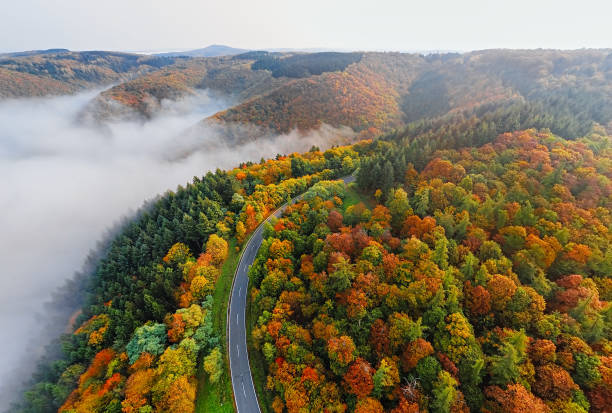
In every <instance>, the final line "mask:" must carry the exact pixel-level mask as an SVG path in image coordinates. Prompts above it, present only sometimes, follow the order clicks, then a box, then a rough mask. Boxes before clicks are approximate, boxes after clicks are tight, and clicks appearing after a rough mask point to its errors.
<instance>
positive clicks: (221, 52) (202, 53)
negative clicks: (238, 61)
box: [155, 44, 248, 57]
mask: <svg viewBox="0 0 612 413" xmlns="http://www.w3.org/2000/svg"><path fill="white" fill-rule="evenodd" d="M245 52H248V50H247V49H236V48H234V47H229V46H224V45H220V44H213V45H211V46H208V47H205V48H203V49H195V50H187V51H184V52H167V53H157V54H156V55H155V56H165V57H173V56H174V57H176V56H188V57H217V56H233V55H237V54H240V53H245Z"/></svg>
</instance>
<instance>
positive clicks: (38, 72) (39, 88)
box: [0, 50, 177, 98]
mask: <svg viewBox="0 0 612 413" xmlns="http://www.w3.org/2000/svg"><path fill="white" fill-rule="evenodd" d="M176 60H177V59H175V58H163V57H155V56H140V55H136V54H130V53H118V52H99V51H91V52H70V51H67V50H56V51H54V50H49V51H46V52H42V53H36V54H31V55H30V54H27V53H26V54H23V55H21V54H9V55H4V56H0V98H7V97H23V96H44V95H59V94H68V93H73V92H75V91H78V90H81V89H84V88H91V87H95V86H100V85H108V84H110V83H113V82H118V81H123V80H125V79H126V78H127V77H131V76H137V75H142V74H144V73H147V72H150V71H153V70H157V69H159V68H161V67H164V66H167V65H170V64H172V63H174V62H175V61H176Z"/></svg>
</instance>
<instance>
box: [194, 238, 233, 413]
mask: <svg viewBox="0 0 612 413" xmlns="http://www.w3.org/2000/svg"><path fill="white" fill-rule="evenodd" d="M236 246H237V243H236V240H235V239H233V238H232V239H231V240H230V241H229V245H228V247H229V248H228V250H229V253H228V255H227V259H226V260H225V263H224V264H223V267H222V268H221V274H219V278H218V279H217V282H216V284H215V292H214V294H213V298H214V304H213V308H212V313H213V316H212V317H213V328H214V331H215V333H216V334H217V336H218V337H219V339H220V345H221V352H222V353H223V354H224V355H225V357H224V363H223V374H222V375H221V378H220V379H219V381H218V382H217V383H215V384H212V383H210V381H209V380H208V377H207V375H206V372H205V371H204V367H203V366H204V361H203V359H204V356H205V354H203V355H202V356H201V357H200V360H199V363H198V395H197V398H196V408H195V411H196V412H197V413H204V412H222V413H223V412H228V413H229V412H235V411H236V410H235V409H234V397H233V394H232V380H231V376H230V374H229V372H230V370H229V360H228V358H227V340H226V337H227V334H226V324H227V304H228V303H229V296H230V293H231V292H232V281H233V279H234V273H235V272H236V267H237V266H238V261H239V260H240V251H236Z"/></svg>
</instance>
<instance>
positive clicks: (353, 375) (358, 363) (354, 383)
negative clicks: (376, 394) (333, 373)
mask: <svg viewBox="0 0 612 413" xmlns="http://www.w3.org/2000/svg"><path fill="white" fill-rule="evenodd" d="M373 375H374V369H373V368H372V366H371V365H370V363H368V362H367V361H365V360H364V359H362V358H358V359H357V360H355V361H354V362H353V364H351V366H350V367H349V368H348V370H347V372H346V374H345V375H344V382H345V383H346V386H347V391H348V392H349V393H351V394H354V395H356V396H357V397H358V398H363V397H366V396H367V395H369V394H370V393H371V392H372V389H374V380H373V379H372V376H373Z"/></svg>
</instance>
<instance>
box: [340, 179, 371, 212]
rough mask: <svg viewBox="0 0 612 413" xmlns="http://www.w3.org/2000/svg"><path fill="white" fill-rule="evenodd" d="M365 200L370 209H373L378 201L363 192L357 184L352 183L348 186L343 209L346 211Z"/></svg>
mask: <svg viewBox="0 0 612 413" xmlns="http://www.w3.org/2000/svg"><path fill="white" fill-rule="evenodd" d="M360 202H363V203H364V204H365V206H366V207H367V208H368V209H372V208H373V207H374V206H375V205H376V201H375V200H374V199H372V198H370V197H369V196H367V195H366V194H365V193H363V192H361V191H360V190H359V189H358V188H357V185H356V184H354V183H350V184H348V185H347V186H346V196H345V197H344V200H343V202H342V210H343V212H346V209H347V208H348V207H350V206H353V205H356V204H358V203H360Z"/></svg>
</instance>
